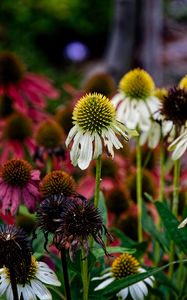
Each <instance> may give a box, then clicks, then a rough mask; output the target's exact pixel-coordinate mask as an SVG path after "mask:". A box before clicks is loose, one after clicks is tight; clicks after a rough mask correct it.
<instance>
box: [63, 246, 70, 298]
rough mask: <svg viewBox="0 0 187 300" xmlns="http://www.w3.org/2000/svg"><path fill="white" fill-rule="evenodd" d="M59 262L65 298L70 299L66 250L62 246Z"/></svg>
mask: <svg viewBox="0 0 187 300" xmlns="http://www.w3.org/2000/svg"><path fill="white" fill-rule="evenodd" d="M61 263H62V269H63V276H64V287H65V294H66V299H67V300H71V292H70V287H69V279H68V266H67V259H66V250H65V249H64V248H62V250H61Z"/></svg>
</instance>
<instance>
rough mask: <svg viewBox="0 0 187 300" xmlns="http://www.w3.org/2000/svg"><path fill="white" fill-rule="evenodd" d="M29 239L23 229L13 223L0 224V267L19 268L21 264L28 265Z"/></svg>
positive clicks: (29, 255) (29, 257)
mask: <svg viewBox="0 0 187 300" xmlns="http://www.w3.org/2000/svg"><path fill="white" fill-rule="evenodd" d="M31 253H32V248H31V241H30V240H29V239H28V237H27V236H26V234H25V233H24V231H23V230H22V229H20V228H16V227H15V226H13V225H0V267H3V266H5V267H11V268H12V269H14V271H16V270H20V267H21V264H22V263H23V264H26V265H28V266H29V265H30V262H31Z"/></svg>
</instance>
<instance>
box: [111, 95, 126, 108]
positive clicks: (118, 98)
mask: <svg viewBox="0 0 187 300" xmlns="http://www.w3.org/2000/svg"><path fill="white" fill-rule="evenodd" d="M123 98H124V96H123V95H122V94H121V93H117V94H116V95H115V96H114V97H113V98H112V99H111V102H112V104H113V105H114V107H116V106H118V104H119V103H120V101H121V100H123Z"/></svg>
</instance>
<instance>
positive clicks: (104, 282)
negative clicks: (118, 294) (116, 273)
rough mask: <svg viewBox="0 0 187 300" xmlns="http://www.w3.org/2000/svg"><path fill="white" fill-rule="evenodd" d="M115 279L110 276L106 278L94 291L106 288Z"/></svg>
mask: <svg viewBox="0 0 187 300" xmlns="http://www.w3.org/2000/svg"><path fill="white" fill-rule="evenodd" d="M114 280H115V278H113V277H112V278H108V279H106V280H104V281H103V282H102V283H100V284H99V285H98V286H97V287H96V288H95V289H94V291H99V290H102V289H104V288H105V287H106V286H108V285H109V284H110V283H112V282H113V281H114Z"/></svg>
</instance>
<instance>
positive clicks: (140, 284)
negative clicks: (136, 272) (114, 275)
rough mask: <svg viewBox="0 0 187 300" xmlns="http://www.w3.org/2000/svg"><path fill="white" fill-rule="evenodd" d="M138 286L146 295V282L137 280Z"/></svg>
mask: <svg viewBox="0 0 187 300" xmlns="http://www.w3.org/2000/svg"><path fill="white" fill-rule="evenodd" d="M137 284H138V286H139V288H140V289H141V291H142V293H143V294H144V296H147V295H148V289H147V286H146V284H145V283H144V282H143V281H140V282H137Z"/></svg>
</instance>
